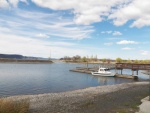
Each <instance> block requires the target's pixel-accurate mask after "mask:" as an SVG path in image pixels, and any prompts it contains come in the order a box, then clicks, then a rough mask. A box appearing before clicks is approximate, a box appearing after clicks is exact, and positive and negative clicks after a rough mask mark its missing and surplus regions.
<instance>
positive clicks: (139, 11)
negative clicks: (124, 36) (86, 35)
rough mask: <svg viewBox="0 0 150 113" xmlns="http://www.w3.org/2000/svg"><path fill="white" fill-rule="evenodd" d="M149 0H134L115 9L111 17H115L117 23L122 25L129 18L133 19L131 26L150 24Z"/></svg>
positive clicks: (114, 20)
mask: <svg viewBox="0 0 150 113" xmlns="http://www.w3.org/2000/svg"><path fill="white" fill-rule="evenodd" d="M149 7H150V2H149V0H133V1H131V3H129V4H127V5H123V6H121V7H120V8H119V9H116V10H113V11H112V14H111V15H109V19H113V22H114V24H115V25H117V26H120V25H123V24H125V23H126V22H127V21H129V20H133V23H132V24H131V27H143V26H149V25H150V8H149Z"/></svg>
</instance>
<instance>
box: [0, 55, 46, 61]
mask: <svg viewBox="0 0 150 113" xmlns="http://www.w3.org/2000/svg"><path fill="white" fill-rule="evenodd" d="M0 58H7V59H18V60H47V58H40V57H30V56H23V55H18V54H0Z"/></svg>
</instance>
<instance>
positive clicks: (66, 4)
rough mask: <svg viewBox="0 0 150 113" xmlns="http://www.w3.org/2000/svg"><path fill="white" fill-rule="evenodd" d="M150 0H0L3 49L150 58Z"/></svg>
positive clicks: (0, 47)
mask: <svg viewBox="0 0 150 113" xmlns="http://www.w3.org/2000/svg"><path fill="white" fill-rule="evenodd" d="M149 7H150V0H0V53H1V54H21V55H24V56H34V57H44V58H48V57H50V56H51V57H52V58H61V57H64V56H70V57H72V56H75V55H80V56H82V57H83V56H88V57H91V56H92V55H93V56H97V57H98V58H110V59H116V58H117V57H120V58H122V59H150V8H149Z"/></svg>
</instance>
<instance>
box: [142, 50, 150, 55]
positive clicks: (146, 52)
mask: <svg viewBox="0 0 150 113" xmlns="http://www.w3.org/2000/svg"><path fill="white" fill-rule="evenodd" d="M140 54H142V55H145V56H147V55H150V52H149V51H146V50H142V51H140Z"/></svg>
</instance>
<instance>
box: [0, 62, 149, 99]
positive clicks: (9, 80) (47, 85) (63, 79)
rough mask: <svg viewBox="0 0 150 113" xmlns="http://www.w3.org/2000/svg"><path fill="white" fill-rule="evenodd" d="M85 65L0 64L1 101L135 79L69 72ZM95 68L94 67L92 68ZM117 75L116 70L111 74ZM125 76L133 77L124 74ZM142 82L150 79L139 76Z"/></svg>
mask: <svg viewBox="0 0 150 113" xmlns="http://www.w3.org/2000/svg"><path fill="white" fill-rule="evenodd" d="M80 66H83V64H66V63H54V64H4V63H0V97H1V96H11V95H21V94H39V93H50V92H52V93H53V92H63V91H71V90H76V89H82V88H87V87H94V86H99V85H112V84H119V83H126V82H133V81H134V80H133V79H124V78H115V77H98V76H92V75H91V74H85V73H76V72H70V71H69V70H70V69H73V68H75V67H80ZM91 66H93V65H91ZM111 71H112V72H114V70H111ZM123 73H130V71H129V70H124V71H123ZM138 76H139V78H140V79H148V76H147V75H143V74H141V73H139V75H138Z"/></svg>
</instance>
